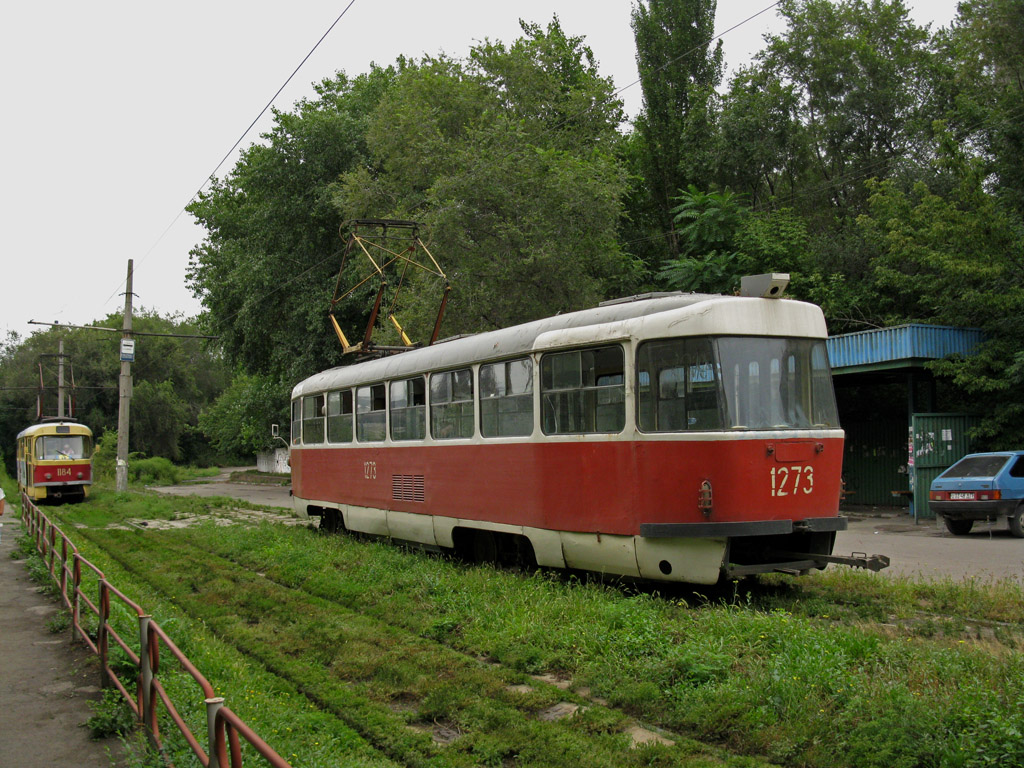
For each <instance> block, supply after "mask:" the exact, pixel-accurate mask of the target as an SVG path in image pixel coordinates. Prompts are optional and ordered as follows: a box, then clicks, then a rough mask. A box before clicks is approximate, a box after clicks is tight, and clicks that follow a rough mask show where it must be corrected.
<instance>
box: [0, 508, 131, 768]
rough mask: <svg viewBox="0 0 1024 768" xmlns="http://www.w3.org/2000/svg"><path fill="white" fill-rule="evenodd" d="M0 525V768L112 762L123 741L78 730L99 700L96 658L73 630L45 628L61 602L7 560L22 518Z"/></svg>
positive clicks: (97, 767)
mask: <svg viewBox="0 0 1024 768" xmlns="http://www.w3.org/2000/svg"><path fill="white" fill-rule="evenodd" d="M9 509H10V507H8V510H9ZM0 522H2V523H3V529H2V534H0V766H3V767H4V768H8V767H10V768H14V766H18V768H53V766H75V768H110V766H111V765H112V764H114V765H117V764H118V763H119V762H120V761H121V760H122V758H123V755H122V750H121V745H120V742H118V741H117V740H116V739H107V740H105V741H90V740H89V732H88V731H87V730H86V729H85V728H84V727H82V723H84V722H85V721H86V720H88V719H89V717H90V716H91V715H92V709H91V708H90V706H89V703H90V702H92V701H96V700H97V699H99V697H100V688H99V671H98V666H97V665H96V660H95V657H94V656H92V654H91V653H89V652H88V650H86V649H85V647H84V646H83V645H82V644H80V643H79V644H74V645H72V644H71V642H70V638H71V634H70V631H68V632H61V633H60V634H56V635H55V634H51V633H50V632H49V631H48V630H47V629H46V622H47V620H48V619H49V618H50V617H51V616H53V615H54V614H55V613H57V611H58V609H59V607H60V604H59V603H57V602H55V601H53V600H52V599H50V598H49V597H47V596H45V595H42V594H40V592H39V588H38V586H37V584H36V583H35V582H34V581H32V580H31V579H30V578H29V576H28V572H27V571H26V570H25V566H24V561H23V560H20V559H12V557H11V555H12V553H14V552H15V550H16V546H15V544H16V539H17V538H18V537H19V535H20V534H21V523H20V521H18V520H16V519H13V517H12V516H11V515H10V514H5V515H4V516H3V517H0ZM108 749H110V750H111V752H112V754H113V755H114V756H115V759H116V761H117V762H115V763H111V758H110V757H108V755H107V750H108Z"/></svg>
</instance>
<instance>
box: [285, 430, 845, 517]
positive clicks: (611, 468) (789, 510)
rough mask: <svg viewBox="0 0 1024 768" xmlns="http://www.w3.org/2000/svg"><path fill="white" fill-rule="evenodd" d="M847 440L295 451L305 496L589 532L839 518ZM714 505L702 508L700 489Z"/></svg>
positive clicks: (297, 483) (298, 484) (297, 479)
mask: <svg viewBox="0 0 1024 768" xmlns="http://www.w3.org/2000/svg"><path fill="white" fill-rule="evenodd" d="M842 454H843V439H842V438H840V437H837V438H825V439H808V438H802V437H801V438H790V439H745V440H744V439H736V437H735V436H733V435H730V436H728V437H724V438H723V439H720V440H650V441H585V440H581V441H571V442H562V441H559V442H546V443H509V444H504V445H501V444H488V445H460V446H454V445H451V446H449V445H431V446H417V447H399V446H395V445H390V446H388V447H387V448H384V447H381V448H297V449H295V450H293V451H292V456H291V463H292V477H293V493H294V495H295V496H296V497H298V498H301V499H307V500H317V501H322V502H327V503H334V504H349V505H354V506H360V507H366V508H371V509H382V510H393V511H399V512H410V513H419V514H431V515H443V516H446V517H454V518H459V519H466V520H479V521H487V522H492V523H500V524H508V525H516V526H529V527H534V528H543V529H548V530H556V531H572V532H581V533H602V534H621V535H628V536H635V535H639V534H640V526H641V525H644V524H646V525H652V524H653V525H669V524H674V525H678V524H687V523H694V524H697V523H708V522H712V523H727V522H728V523H732V522H742V523H749V522H764V521H774V520H805V519H810V518H827V517H835V516H836V515H837V514H838V505H839V494H840V474H841V469H842ZM705 483H707V484H709V485H710V498H709V499H707V503H705V505H704V508H702V506H701V490H702V488H708V486H707V485H705Z"/></svg>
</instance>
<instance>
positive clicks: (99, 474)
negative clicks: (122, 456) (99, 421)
mask: <svg viewBox="0 0 1024 768" xmlns="http://www.w3.org/2000/svg"><path fill="white" fill-rule="evenodd" d="M116 466H117V432H114V431H112V430H109V429H107V430H104V432H103V434H102V435H100V436H99V438H97V440H96V450H95V451H93V454H92V474H93V479H94V480H97V479H102V480H113V479H114V474H115V472H114V469H115V467H116Z"/></svg>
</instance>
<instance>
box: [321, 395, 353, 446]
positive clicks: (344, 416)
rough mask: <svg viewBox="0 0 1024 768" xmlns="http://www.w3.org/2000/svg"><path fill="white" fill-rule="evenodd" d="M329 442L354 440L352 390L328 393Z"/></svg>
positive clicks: (349, 441)
mask: <svg viewBox="0 0 1024 768" xmlns="http://www.w3.org/2000/svg"><path fill="white" fill-rule="evenodd" d="M327 442H329V443H351V442H352V390H351V389H346V390H345V391H343V392H328V393H327Z"/></svg>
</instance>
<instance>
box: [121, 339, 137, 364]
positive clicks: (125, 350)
mask: <svg viewBox="0 0 1024 768" xmlns="http://www.w3.org/2000/svg"><path fill="white" fill-rule="evenodd" d="M121 362H122V363H134V362H135V339H121Z"/></svg>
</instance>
